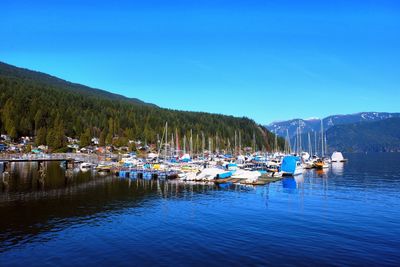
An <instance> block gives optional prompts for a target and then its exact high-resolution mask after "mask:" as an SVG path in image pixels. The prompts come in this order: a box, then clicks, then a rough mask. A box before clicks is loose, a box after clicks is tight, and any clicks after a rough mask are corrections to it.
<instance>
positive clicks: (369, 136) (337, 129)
mask: <svg viewBox="0 0 400 267" xmlns="http://www.w3.org/2000/svg"><path fill="white" fill-rule="evenodd" d="M327 139H328V147H329V148H330V150H339V151H344V152H400V118H390V119H386V120H381V121H377V122H361V123H354V124H346V125H337V126H334V127H332V128H330V129H329V130H328V131H327Z"/></svg>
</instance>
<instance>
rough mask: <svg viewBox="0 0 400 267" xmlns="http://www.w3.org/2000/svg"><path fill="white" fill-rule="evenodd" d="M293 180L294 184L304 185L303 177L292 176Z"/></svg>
mask: <svg viewBox="0 0 400 267" xmlns="http://www.w3.org/2000/svg"><path fill="white" fill-rule="evenodd" d="M294 180H295V181H296V184H297V185H299V184H302V183H304V176H303V175H296V176H294Z"/></svg>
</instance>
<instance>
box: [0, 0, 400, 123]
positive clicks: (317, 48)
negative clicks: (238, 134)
mask: <svg viewBox="0 0 400 267" xmlns="http://www.w3.org/2000/svg"><path fill="white" fill-rule="evenodd" d="M115 2H118V3H115ZM0 61H4V62H7V63H9V64H13V65H17V66H21V67H26V68H30V69H34V70H39V71H43V72H46V73H49V74H52V75H55V76H58V77H61V78H64V79H66V80H70V81H73V82H78V83H82V84H85V85H89V86H92V87H97V88H101V89H105V90H108V91H111V92H115V93H119V94H123V95H126V96H129V97H137V98H140V99H142V100H144V101H147V102H152V103H155V104H157V105H159V106H161V107H167V108H174V109H181V110H194V111H207V112H215V113H223V114H231V115H235V116H247V117H250V118H252V119H254V120H255V121H257V122H259V123H263V124H264V123H269V122H271V121H274V120H284V119H291V118H297V117H302V118H308V117H322V116H326V115H330V114H344V113H355V112H360V111H389V112H395V111H400V108H399V107H400V88H399V85H400V2H399V1H384V0H376V1H368V0H363V1H319V0H318V1H300V0H299V1H285V0H276V1H268V0H262V1H252V0H246V1H245V0H243V1H234V0H226V1H218V0H204V1H195V0H187V1H183V0H182V1H174V0H170V1H148V0H146V1H137V2H136V1H101V0H97V1H78V0H75V1H74V0H71V1H66V0H61V1H50V0H49V1H39V0H37V1H18V0H11V1H10V0H2V1H1V15H0Z"/></svg>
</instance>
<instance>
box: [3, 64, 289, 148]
mask: <svg viewBox="0 0 400 267" xmlns="http://www.w3.org/2000/svg"><path fill="white" fill-rule="evenodd" d="M0 112H1V114H0V115H1V120H0V131H1V132H2V133H7V134H9V135H11V136H12V138H19V137H21V136H36V143H37V144H48V145H50V146H51V147H53V148H60V147H63V146H64V145H65V136H70V137H76V138H83V139H87V137H88V136H96V137H99V138H100V140H101V142H102V143H107V144H110V143H116V144H118V145H124V144H126V143H127V140H128V139H130V140H132V139H134V140H137V139H140V140H142V141H147V142H149V143H150V142H151V143H155V142H157V135H161V134H162V132H163V127H164V125H165V122H166V121H168V124H169V128H170V129H173V131H174V133H175V129H176V131H178V134H179V136H180V138H181V140H182V137H183V136H184V135H186V136H187V137H189V133H190V131H191V130H192V132H193V142H194V145H195V146H197V147H199V143H200V142H201V139H202V136H203V134H204V138H205V140H206V144H207V145H206V147H208V139H211V140H213V145H214V147H215V145H216V142H218V147H219V148H220V149H223V148H229V147H230V148H232V147H233V144H234V135H235V131H236V132H237V133H238V132H239V131H240V133H241V137H242V138H241V140H242V146H251V145H252V140H253V134H254V135H255V140H256V145H257V148H259V149H261V148H266V149H269V147H270V146H271V143H272V142H273V140H274V138H273V136H274V135H273V134H272V133H270V132H268V131H267V130H266V129H264V128H263V127H261V126H260V125H258V124H256V123H255V122H254V121H253V120H251V119H248V118H237V117H233V116H225V115H219V114H210V113H203V112H186V111H177V110H170V109H164V108H160V107H157V106H156V105H153V104H148V103H145V102H143V101H140V100H138V99H131V98H127V97H124V96H121V95H117V94H112V93H110V92H107V91H104V90H99V89H94V88H90V87H87V86H83V85H80V84H75V83H71V82H68V81H64V80H62V79H59V78H56V77H53V76H50V75H47V74H44V73H40V72H36V71H31V70H27V69H22V68H18V67H15V66H11V65H8V64H5V63H0ZM84 137H86V138H84ZM187 139H188V138H187ZM281 141H282V140H281V139H280V142H281ZM181 142H182V141H181ZM182 145H183V144H182Z"/></svg>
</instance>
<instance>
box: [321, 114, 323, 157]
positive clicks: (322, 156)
mask: <svg viewBox="0 0 400 267" xmlns="http://www.w3.org/2000/svg"><path fill="white" fill-rule="evenodd" d="M321 146H322V147H321V153H322V155H321V156H322V157H324V123H323V119H321Z"/></svg>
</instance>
